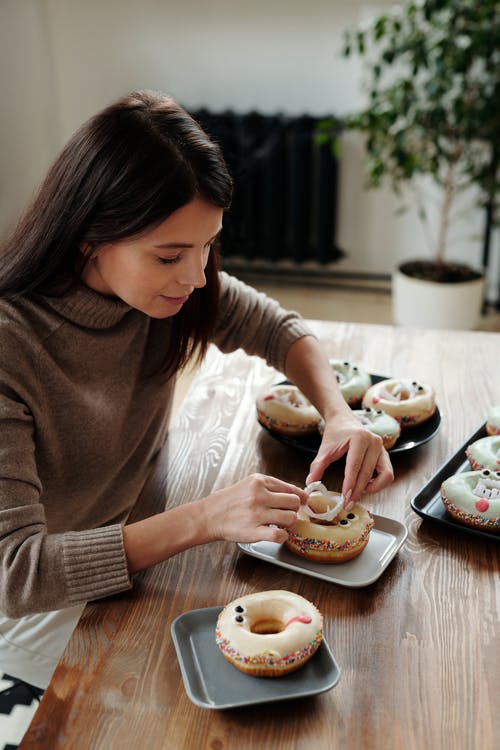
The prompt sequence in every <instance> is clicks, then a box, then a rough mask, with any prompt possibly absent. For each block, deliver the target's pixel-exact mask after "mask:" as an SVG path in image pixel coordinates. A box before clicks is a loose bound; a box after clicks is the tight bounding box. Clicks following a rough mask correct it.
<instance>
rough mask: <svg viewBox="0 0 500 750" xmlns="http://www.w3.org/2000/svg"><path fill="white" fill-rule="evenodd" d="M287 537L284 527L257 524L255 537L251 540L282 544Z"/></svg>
mask: <svg viewBox="0 0 500 750" xmlns="http://www.w3.org/2000/svg"><path fill="white" fill-rule="evenodd" d="M287 539H288V532H287V531H286V530H285V529H280V528H278V527H277V526H259V527H258V528H257V530H256V538H255V539H252V541H256V542H275V543H276V544H283V543H284V542H286V540H287Z"/></svg>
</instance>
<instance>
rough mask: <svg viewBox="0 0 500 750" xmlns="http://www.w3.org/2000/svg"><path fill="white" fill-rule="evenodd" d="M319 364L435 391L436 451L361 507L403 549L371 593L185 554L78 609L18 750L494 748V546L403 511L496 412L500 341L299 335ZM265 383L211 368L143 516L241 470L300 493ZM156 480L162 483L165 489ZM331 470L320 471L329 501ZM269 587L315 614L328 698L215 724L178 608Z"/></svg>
mask: <svg viewBox="0 0 500 750" xmlns="http://www.w3.org/2000/svg"><path fill="white" fill-rule="evenodd" d="M311 325H312V326H313V328H314V330H315V332H316V333H317V335H318V336H319V338H320V339H321V341H322V342H323V344H324V346H325V349H326V351H327V353H328V354H329V355H330V356H336V357H342V358H348V359H350V360H351V361H353V362H357V363H359V364H362V365H364V366H365V367H366V368H367V369H368V370H370V371H371V372H375V373H383V374H391V375H400V376H407V375H410V376H411V377H412V378H414V379H417V380H420V381H424V382H430V383H432V384H433V385H434V386H435V389H436V393H437V401H438V405H439V408H440V411H441V414H442V423H441V429H440V432H439V433H438V435H437V436H436V437H435V438H434V439H433V440H432V441H431V442H429V443H427V444H426V445H423V446H420V447H419V448H417V449H415V450H413V451H409V452H407V453H406V454H399V455H397V456H394V461H393V463H394V467H395V473H396V481H395V482H394V484H393V485H392V486H391V487H390V488H389V489H387V490H386V491H384V492H382V493H380V494H379V495H378V496H377V497H374V498H373V499H370V501H369V502H367V503H366V504H367V505H368V506H369V507H371V508H372V509H373V510H375V511H376V512H378V513H379V514H381V515H385V516H389V517H392V518H394V519H397V520H399V521H402V522H404V523H405V524H406V526H407V527H408V530H409V535H408V539H407V541H406V543H405V545H404V546H403V547H402V549H401V550H400V551H399V553H398V554H397V556H396V557H395V559H394V560H393V561H392V562H391V563H390V565H389V567H388V568H387V570H386V571H385V572H384V573H383V574H382V576H381V577H380V578H379V579H378V580H377V581H376V582H375V583H373V584H372V585H370V586H368V587H364V588H359V589H352V588H345V587H343V586H339V585H337V584H332V583H328V582H326V581H322V580H319V579H315V578H311V577H308V576H304V575H301V574H297V573H293V572H291V571H289V570H285V569H283V568H280V567H277V566H275V565H272V564H269V563H267V562H264V561H262V560H258V559H256V558H254V557H251V556H249V555H245V554H244V553H242V552H241V551H240V549H239V548H238V547H237V546H236V544H231V543H216V544H212V545H208V546H205V547H200V548H196V549H192V550H189V551H188V552H185V553H183V554H180V555H178V556H177V557H175V558H173V559H171V560H169V561H167V562H165V563H163V564H161V565H158V566H156V567H155V568H153V569H151V570H149V571H146V572H144V573H143V574H141V575H139V576H137V580H136V584H135V587H134V589H133V590H132V591H130V592H127V593H125V594H122V595H119V596H115V597H113V598H110V599H107V600H102V601H100V602H97V603H94V604H91V605H89V606H87V608H86V610H85V612H84V614H83V616H82V618H81V621H80V623H79V625H78V627H77V629H76V631H75V633H74V636H73V638H72V639H71V641H70V643H69V645H68V647H67V649H66V651H65V653H64V655H63V658H62V659H61V661H60V664H59V666H58V668H57V670H56V672H55V674H54V677H53V679H52V682H51V683H50V685H49V687H48V689H47V691H46V693H45V695H44V697H43V700H42V702H41V705H40V707H39V709H38V711H37V713H36V715H35V718H34V720H33V722H32V724H31V727H30V729H29V730H28V732H27V734H26V736H25V739H24V741H23V742H22V744H21V748H23V750H26V749H27V748H36V750H42V749H47V750H49V749H50V750H55V748H64V750H69V749H70V748H75V749H76V750H87V748H88V749H89V750H90V749H92V750H109V748H120V749H121V748H127V749H128V748H142V747H144V748H147V749H148V750H155V749H156V748H172V749H175V750H178V749H179V748H186V750H190V749H191V748H210V750H223V749H225V748H236V747H237V748H273V750H277V749H278V748H297V749H298V748H311V749H312V748H314V750H317V749H318V748H325V750H326V748H328V749H329V750H330V749H331V748H337V747H339V748H348V749H349V750H351V749H352V748H354V749H356V750H357V748H363V749H364V748H368V749H369V750H373V749H374V748H383V749H384V750H390V749H391V748H394V749H395V750H396V749H397V750H399V749H400V748H405V749H406V748H409V749H411V748H415V749H418V750H420V749H421V748H433V749H434V748H435V749H441V748H454V750H458V749H460V748H464V750H472V749H474V748H481V750H488V749H489V748H494V747H498V741H499V740H498V737H499V736H500V578H499V559H500V555H499V552H500V545H499V544H498V543H497V542H495V541H491V542H489V541H488V542H484V541H482V540H479V539H478V538H477V537H473V536H472V535H468V534H464V533H455V532H453V531H450V530H448V529H446V528H444V527H442V526H439V525H437V524H435V523H433V522H432V521H429V520H426V519H422V518H421V517H420V516H418V515H416V514H415V512H414V511H413V510H412V509H411V507H410V501H411V499H412V498H413V497H414V496H415V495H416V493H417V492H418V490H419V489H421V488H422V486H423V485H424V484H425V483H426V482H427V481H428V480H429V479H430V478H431V477H432V475H433V474H434V473H435V472H436V471H437V470H438V468H439V467H440V466H441V465H442V464H443V463H444V462H445V461H446V460H447V458H448V457H449V456H450V455H451V454H453V453H455V451H456V450H457V449H458V447H459V446H460V445H462V443H463V442H464V441H465V440H466V439H467V438H468V436H469V435H471V434H472V433H473V432H474V431H475V430H476V428H477V427H479V425H480V424H481V422H482V421H483V420H484V418H485V415H486V411H487V409H488V408H489V406H490V405H492V404H495V403H497V404H498V403H500V335H499V334H495V333H475V332H467V333H464V332H442V331H417V330H415V331H411V330H403V329H398V328H392V327H389V326H370V325H358V324H347V323H326V322H311ZM277 377H278V376H277V373H276V372H275V371H273V370H271V369H270V368H268V367H267V366H266V365H265V364H264V363H263V362H262V361H261V360H259V359H258V358H255V357H248V356H247V355H245V354H244V353H243V352H241V351H238V352H236V353H234V354H232V355H226V356H223V355H221V354H220V353H219V352H218V351H217V350H215V349H212V350H211V351H210V352H209V355H208V357H207V360H206V362H205V364H204V365H203V367H202V369H201V371H200V373H199V374H198V375H197V377H196V379H195V381H194V382H193V385H192V387H191V390H190V392H189V394H188V397H187V399H186V401H185V402H184V405H183V407H182V409H181V411H180V412H179V414H178V416H177V418H176V419H175V421H174V424H173V425H172V429H171V432H170V437H169V440H168V444H167V448H166V451H165V453H164V455H163V456H162V458H161V462H160V466H159V468H158V472H157V474H156V476H155V477H154V478H153V479H152V481H151V483H150V485H149V487H148V488H147V496H148V500H149V502H150V506H149V507H150V510H151V511H153V510H154V509H157V510H160V509H161V508H162V507H163V506H164V503H165V499H164V498H165V493H166V497H167V505H168V506H173V505H176V504H178V503H183V502H187V501H189V500H191V499H194V498H197V497H200V496H203V495H205V494H207V493H209V492H210V491H211V490H213V489H214V488H218V487H223V486H226V485H229V484H232V483H233V482H235V481H237V480H238V479H239V478H241V477H243V476H245V475H246V474H248V473H251V472H254V471H261V472H264V473H269V474H274V475H276V476H279V477H282V478H283V479H286V480H290V481H292V482H295V483H298V484H303V482H304V480H305V476H306V474H307V469H308V460H307V458H306V457H304V456H302V455H301V454H299V453H296V452H294V451H292V449H290V448H287V447H286V446H283V445H281V444H280V443H278V442H277V441H275V440H274V439H273V438H272V437H270V436H269V435H268V434H267V433H266V432H265V431H264V430H263V429H262V428H260V427H259V425H258V424H257V422H256V419H255V413H254V398H255V394H256V392H257V391H258V390H259V388H260V387H261V386H263V385H264V384H269V383H272V382H276V379H277ZM167 476H168V480H167V479H166V477H167ZM340 476H341V474H340V470H339V467H332V468H331V469H329V471H328V473H327V476H326V479H327V484H328V485H330V486H331V487H332V488H333V486H334V485H336V486H338V483H339V480H340ZM271 588H285V589H289V590H291V591H295V592H297V593H300V594H302V595H304V596H305V597H307V598H308V599H310V600H312V601H314V602H315V603H316V604H317V606H318V607H319V608H320V610H321V611H322V612H323V614H324V616H325V621H326V626H325V636H326V639H327V641H328V643H329V644H330V647H331V649H332V651H333V653H334V655H335V658H336V660H337V662H338V664H339V666H340V668H341V670H342V676H341V679H340V682H339V683H338V685H337V686H336V687H335V688H334V689H332V690H330V691H329V692H325V693H322V694H321V695H318V696H315V697H311V698H307V699H303V700H297V699H296V700H293V701H284V702H281V703H275V704H274V705H268V704H264V705H260V706H251V707H247V708H239V709H231V710H226V711H217V710H207V709H203V708H200V707H198V706H196V705H194V704H193V703H192V702H191V701H190V700H189V698H188V697H187V695H186V692H185V689H184V684H183V681H182V677H181V672H180V668H179V663H178V660H177V657H176V653H175V650H174V645H173V642H172V638H171V634H170V624H171V622H172V621H173V619H174V618H175V617H176V616H177V615H179V614H181V613H183V612H186V611H188V610H191V609H197V608H201V607H210V606H214V605H220V604H224V603H226V602H228V601H230V600H232V599H233V598H235V597H236V596H238V595H241V594H244V593H249V592H253V591H258V590H261V589H271Z"/></svg>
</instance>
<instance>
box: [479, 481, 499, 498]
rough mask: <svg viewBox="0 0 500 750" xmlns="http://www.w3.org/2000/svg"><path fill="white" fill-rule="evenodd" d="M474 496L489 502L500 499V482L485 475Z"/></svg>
mask: <svg viewBox="0 0 500 750" xmlns="http://www.w3.org/2000/svg"><path fill="white" fill-rule="evenodd" d="M473 494H474V495H477V497H485V498H487V499H488V500H494V499H495V498H500V481H499V480H496V479H490V478H489V476H488V475H486V476H484V475H483V476H481V478H480V479H479V480H478V483H477V484H476V486H475V488H474V489H473Z"/></svg>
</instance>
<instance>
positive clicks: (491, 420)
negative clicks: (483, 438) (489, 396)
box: [486, 406, 500, 435]
mask: <svg viewBox="0 0 500 750" xmlns="http://www.w3.org/2000/svg"><path fill="white" fill-rule="evenodd" d="M486 432H487V433H488V435H500V406H492V407H491V409H490V410H489V412H488V416H487V417H486Z"/></svg>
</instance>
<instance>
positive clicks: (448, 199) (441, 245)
mask: <svg viewBox="0 0 500 750" xmlns="http://www.w3.org/2000/svg"><path fill="white" fill-rule="evenodd" d="M461 152H462V149H461V147H460V145H459V144H457V145H456V146H455V150H454V151H453V154H451V156H450V160H449V162H448V169H447V173H446V180H445V184H444V199H443V207H442V209H441V220H440V222H439V235H438V241H437V249H436V265H437V266H438V268H441V267H442V266H443V263H444V254H445V250H446V235H447V234H448V227H449V224H450V210H451V204H452V201H453V192H454V187H455V181H454V173H455V166H456V164H457V161H458V160H459V158H460V154H461Z"/></svg>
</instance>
